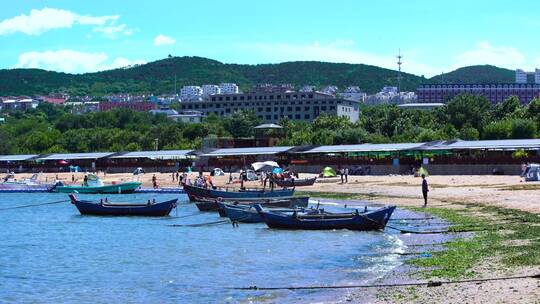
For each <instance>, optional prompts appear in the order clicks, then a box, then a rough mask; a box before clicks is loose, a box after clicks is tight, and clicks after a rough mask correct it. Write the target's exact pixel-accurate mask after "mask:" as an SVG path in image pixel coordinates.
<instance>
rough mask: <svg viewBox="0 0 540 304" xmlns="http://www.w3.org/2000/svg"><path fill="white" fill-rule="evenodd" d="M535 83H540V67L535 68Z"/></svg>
mask: <svg viewBox="0 0 540 304" xmlns="http://www.w3.org/2000/svg"><path fill="white" fill-rule="evenodd" d="M534 83H540V69H534Z"/></svg>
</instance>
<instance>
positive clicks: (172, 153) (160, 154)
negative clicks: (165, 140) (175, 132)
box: [111, 150, 194, 159]
mask: <svg viewBox="0 0 540 304" xmlns="http://www.w3.org/2000/svg"><path fill="white" fill-rule="evenodd" d="M193 152H194V150H163V151H136V152H126V153H122V154H119V155H114V156H112V157H111V158H114V159H123V158H149V159H186V158H188V157H189V156H191V154H192V153H193Z"/></svg>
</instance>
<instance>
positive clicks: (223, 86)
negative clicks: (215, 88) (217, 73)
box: [219, 83, 239, 94]
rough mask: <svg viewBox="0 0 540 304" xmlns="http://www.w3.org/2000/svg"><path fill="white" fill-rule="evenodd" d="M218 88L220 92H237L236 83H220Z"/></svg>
mask: <svg viewBox="0 0 540 304" xmlns="http://www.w3.org/2000/svg"><path fill="white" fill-rule="evenodd" d="M219 89H220V90H221V94H238V92H239V91H238V86H237V85H236V83H220V84H219Z"/></svg>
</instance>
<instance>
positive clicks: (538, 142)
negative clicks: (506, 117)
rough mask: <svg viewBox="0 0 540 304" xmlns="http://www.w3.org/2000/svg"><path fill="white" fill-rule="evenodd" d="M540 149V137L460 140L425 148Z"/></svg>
mask: <svg viewBox="0 0 540 304" xmlns="http://www.w3.org/2000/svg"><path fill="white" fill-rule="evenodd" d="M516 149H540V139H538V138H533V139H501V140H472V141H465V140H459V141H455V142H453V143H451V144H440V145H434V146H431V147H426V148H425V150H428V151H429V150H516Z"/></svg>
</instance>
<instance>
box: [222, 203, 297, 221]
mask: <svg viewBox="0 0 540 304" xmlns="http://www.w3.org/2000/svg"><path fill="white" fill-rule="evenodd" d="M219 205H220V210H223V212H224V216H226V217H228V218H229V219H230V220H231V221H233V222H240V223H264V220H263V218H262V217H261V215H260V214H259V212H257V210H256V209H255V208H254V207H253V206H246V205H231V204H225V203H219ZM271 210H272V211H273V212H288V213H293V212H295V211H296V212H304V211H305V210H306V209H304V208H299V209H291V208H283V209H280V208H272V209H271ZM220 215H221V214H220Z"/></svg>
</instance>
